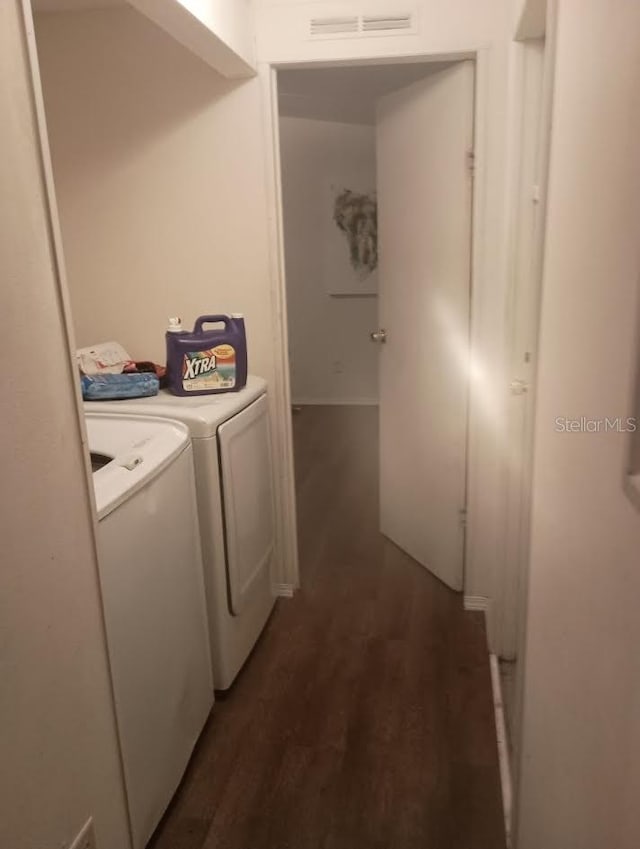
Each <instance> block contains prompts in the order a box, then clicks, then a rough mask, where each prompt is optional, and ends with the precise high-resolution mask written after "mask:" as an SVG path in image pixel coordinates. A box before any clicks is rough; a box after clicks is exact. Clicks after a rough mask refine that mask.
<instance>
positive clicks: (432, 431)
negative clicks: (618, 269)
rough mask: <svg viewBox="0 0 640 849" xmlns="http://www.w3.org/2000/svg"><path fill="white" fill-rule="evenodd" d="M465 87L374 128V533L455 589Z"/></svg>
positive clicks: (459, 544)
mask: <svg viewBox="0 0 640 849" xmlns="http://www.w3.org/2000/svg"><path fill="white" fill-rule="evenodd" d="M473 87H474V69H473V63H471V62H460V63H457V64H455V65H452V66H451V67H449V68H447V69H445V70H444V71H439V72H436V73H434V74H432V75H430V76H428V77H427V78H426V79H423V80H420V81H419V82H417V83H413V84H412V85H410V86H408V87H407V88H403V89H401V90H400V91H396V92H393V93H392V94H389V95H387V96H385V97H383V98H381V100H380V102H379V106H378V121H377V158H378V165H377V171H378V174H377V182H378V239H379V268H380V284H379V285H380V326H381V328H384V330H385V331H386V342H385V344H382V345H381V346H380V508H381V520H380V521H381V530H382V533H383V534H385V535H386V536H388V537H389V538H390V539H392V540H393V541H394V542H395V543H396V544H397V545H399V546H400V547H401V548H402V549H404V550H405V551H406V552H407V553H408V554H410V555H411V556H412V557H414V558H415V559H416V560H417V561H418V562H419V563H421V564H423V565H424V566H426V567H427V568H428V569H429V570H430V571H431V572H433V573H434V574H435V575H436V576H437V577H438V578H440V579H441V580H442V581H444V582H445V583H446V584H448V585H449V586H450V587H452V588H453V589H456V590H461V589H462V583H463V560H464V510H465V498H466V493H465V490H466V486H465V480H466V441H467V406H468V375H469V318H470V280H471V198H472V173H471V170H470V168H469V154H470V152H471V151H472V149H473Z"/></svg>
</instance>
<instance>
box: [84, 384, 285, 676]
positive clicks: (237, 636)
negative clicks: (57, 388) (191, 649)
mask: <svg viewBox="0 0 640 849" xmlns="http://www.w3.org/2000/svg"><path fill="white" fill-rule="evenodd" d="M85 409H86V410H87V411H90V410H102V411H104V410H105V409H115V410H117V411H118V412H122V413H126V414H129V413H142V414H145V415H147V416H158V417H161V418H168V419H177V420H179V421H181V422H184V424H186V425H187V427H188V428H189V430H190V433H191V440H192V445H193V459H194V464H195V472H196V489H197V493H198V514H199V520H200V534H201V540H202V552H203V562H204V580H205V589H206V595H207V603H208V612H209V633H210V639H211V657H212V663H213V681H214V686H215V687H216V689H220V690H226V689H227V688H228V687H230V686H231V684H232V683H233V681H234V679H235V677H236V675H237V674H238V672H239V671H240V669H241V668H242V665H243V664H244V662H245V660H246V659H247V657H248V655H249V653H250V652H251V649H252V648H253V646H254V645H255V642H256V640H257V639H258V637H259V636H260V633H261V631H262V629H263V628H264V625H265V623H266V621H267V619H268V617H269V614H270V613H271V610H272V608H273V605H274V601H275V598H274V594H273V588H272V577H271V573H272V561H273V556H274V546H275V513H274V493H273V473H272V462H271V440H270V433H269V413H268V399H267V384H266V381H264V380H263V379H262V378H259V377H255V376H250V377H249V378H248V380H247V385H246V386H245V388H244V389H241V390H240V391H238V392H228V393H224V394H220V395H200V396H197V397H194V398H189V397H186V398H184V397H178V396H175V395H172V394H171V393H169V392H168V391H166V390H162V391H161V392H160V393H159V394H158V395H156V396H154V397H152V398H140V399H137V400H133V399H127V400H123V401H106V402H105V401H103V402H87V403H85Z"/></svg>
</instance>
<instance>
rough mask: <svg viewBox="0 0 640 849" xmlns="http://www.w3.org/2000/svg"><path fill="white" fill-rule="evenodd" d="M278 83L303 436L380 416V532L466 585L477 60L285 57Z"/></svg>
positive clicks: (294, 393) (297, 408) (293, 353)
mask: <svg viewBox="0 0 640 849" xmlns="http://www.w3.org/2000/svg"><path fill="white" fill-rule="evenodd" d="M277 89H278V113H279V143H280V173H281V185H282V215H283V218H282V220H283V232H284V261H285V270H286V296H287V313H288V343H289V344H288V348H289V354H290V383H291V401H292V408H293V416H294V434H295V433H296V432H300V431H306V430H307V426H306V425H303V424H298V423H297V422H298V421H299V420H300V419H303V418H304V419H306V420H307V421H308V422H311V420H315V419H317V420H318V421H320V420H322V418H323V417H328V418H329V419H330V420H331V422H332V428H333V429H334V430H335V428H336V427H337V428H338V430H340V429H341V428H343V429H345V430H346V431H349V430H351V431H353V422H354V421H356V420H360V421H361V426H362V427H363V428H364V430H363V432H364V431H367V432H369V433H371V432H372V427H371V426H370V425H365V424H364V420H365V419H366V420H367V421H369V420H370V421H371V422H373V423H377V421H378V419H379V424H380V427H379V429H378V428H377V427H376V428H375V431H376V436H375V439H376V445H375V446H374V449H373V456H375V458H376V461H375V462H376V466H377V467H379V480H378V483H379V492H380V498H379V517H380V529H381V530H382V532H383V534H384V535H385V536H386V537H388V538H389V539H391V540H392V541H393V542H394V543H395V544H396V545H398V547H399V548H401V549H402V550H403V551H405V552H406V553H408V554H409V555H410V556H411V557H413V559H414V560H416V561H417V562H418V563H420V564H421V565H422V566H423V567H425V568H427V569H428V570H430V571H431V572H432V573H433V574H434V575H436V576H437V577H438V578H439V579H440V580H441V581H443V583H445V584H446V585H448V586H449V587H451V588H452V589H454V590H457V591H460V590H462V589H463V586H464V558H465V524H466V480H467V439H468V436H467V434H468V407H469V379H470V326H471V265H472V262H471V255H472V239H471V232H472V193H473V148H474V139H473V125H474V119H473V116H474V63H473V62H470V61H442V60H439V61H432V62H414V63H401V64H385V65H370V66H356V67H345V66H341V67H322V68H319V67H313V68H293V69H284V70H280V71H279V72H278V81H277ZM331 407H335V408H336V409H335V410H333V411H332V412H329V411H328V410H326V409H323V408H331ZM357 408H364V409H360V410H357ZM340 422H342V425H341V424H340ZM309 428H310V429H311V430H313V427H312V426H311V425H309ZM332 428H329V427H327V428H324V429H323V428H320V427H319V432H318V433H317V434H316V437H315V443H314V444H315V450H316V451H321V452H326V456H327V458H329V456H330V443H331V442H333V441H334V440H335V439H336V434H335V432H334V433H333V435H330V433H331V431H332ZM322 433H324V434H325V435H326V444H324V445H323V437H322ZM355 438H356V439H357V434H355ZM300 450H303V449H300V448H298V451H300ZM354 450H356V448H355V445H354ZM296 461H297V465H298V466H300V463H301V462H303V461H302V460H301V459H300V458H299V457H296ZM298 480H299V476H298ZM302 569H303V572H304V562H303V563H302ZM302 580H303V582H304V574H303V578H302Z"/></svg>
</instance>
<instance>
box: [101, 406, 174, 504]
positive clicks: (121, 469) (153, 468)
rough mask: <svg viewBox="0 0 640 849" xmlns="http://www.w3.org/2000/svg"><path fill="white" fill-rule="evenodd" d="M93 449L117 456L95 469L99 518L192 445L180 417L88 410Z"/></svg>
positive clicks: (108, 455)
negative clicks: (170, 418)
mask: <svg viewBox="0 0 640 849" xmlns="http://www.w3.org/2000/svg"><path fill="white" fill-rule="evenodd" d="M85 421H86V425H87V435H88V437H89V450H90V451H91V452H92V453H97V454H103V455H106V456H107V457H113V460H112V461H111V462H110V463H107V464H106V465H104V466H103V467H102V468H100V469H98V471H96V472H94V473H93V475H92V477H93V488H94V492H95V497H96V509H97V511H98V519H103V518H104V517H105V516H107V515H108V514H109V513H111V512H112V511H113V510H115V509H116V507H118V506H119V505H120V504H122V502H123V501H126V499H127V498H129V497H130V496H131V495H132V494H133V493H134V492H136V491H137V490H139V489H140V488H141V487H143V486H144V485H145V484H146V483H148V482H149V481H150V480H153V478H155V477H156V476H157V475H159V474H160V472H161V471H162V470H163V469H165V468H166V467H167V466H168V465H169V464H170V463H171V462H172V461H173V460H174V459H175V458H176V457H177V456H178V455H179V454H181V453H182V452H183V451H184V450H185V448H187V446H188V445H189V441H190V440H189V431H188V429H187V428H186V427H185V425H183V424H181V423H180V422H176V421H167V420H163V419H156V418H152V417H151V416H134V415H121V414H119V413H109V412H100V413H94V412H87V413H85Z"/></svg>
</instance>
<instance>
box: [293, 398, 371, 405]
mask: <svg viewBox="0 0 640 849" xmlns="http://www.w3.org/2000/svg"><path fill="white" fill-rule="evenodd" d="M291 403H292V405H293V406H294V407H323V406H327V407H377V406H378V399H377V398H362V397H359V396H358V397H353V398H295V399H294V400H293V401H292V402H291Z"/></svg>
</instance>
